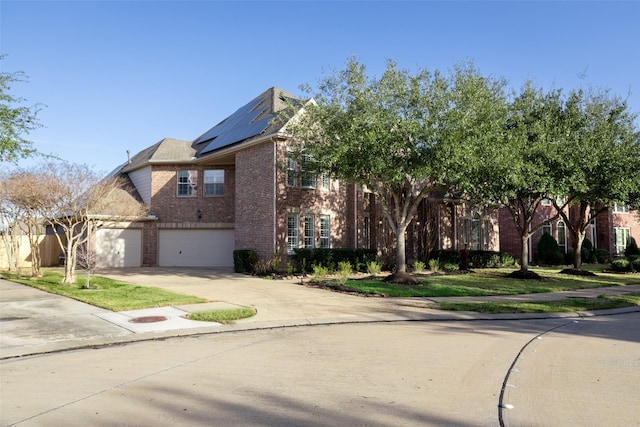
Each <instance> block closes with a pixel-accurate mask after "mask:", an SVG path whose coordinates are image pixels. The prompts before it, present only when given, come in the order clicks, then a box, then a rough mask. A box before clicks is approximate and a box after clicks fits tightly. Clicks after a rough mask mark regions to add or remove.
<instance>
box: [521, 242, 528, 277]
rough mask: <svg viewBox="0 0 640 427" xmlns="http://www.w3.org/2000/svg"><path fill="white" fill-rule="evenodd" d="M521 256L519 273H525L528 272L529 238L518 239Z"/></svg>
mask: <svg viewBox="0 0 640 427" xmlns="http://www.w3.org/2000/svg"><path fill="white" fill-rule="evenodd" d="M520 246H521V249H522V250H521V255H520V271H521V272H523V273H525V272H527V271H529V236H528V235H527V236H526V237H525V236H521V238H520Z"/></svg>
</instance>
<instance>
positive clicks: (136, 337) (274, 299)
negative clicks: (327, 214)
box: [0, 268, 640, 358]
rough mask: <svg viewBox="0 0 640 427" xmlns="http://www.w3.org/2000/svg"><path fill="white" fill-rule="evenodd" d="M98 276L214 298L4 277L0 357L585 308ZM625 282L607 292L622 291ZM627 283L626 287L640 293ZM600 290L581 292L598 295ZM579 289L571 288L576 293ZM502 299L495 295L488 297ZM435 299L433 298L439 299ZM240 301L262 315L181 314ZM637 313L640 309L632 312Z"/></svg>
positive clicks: (188, 275) (120, 272) (183, 275)
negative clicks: (106, 304)
mask: <svg viewBox="0 0 640 427" xmlns="http://www.w3.org/2000/svg"><path fill="white" fill-rule="evenodd" d="M98 274H100V275H102V276H106V277H110V278H113V279H117V280H122V281H125V282H129V283H134V284H139V285H144V286H155V287H159V288H164V289H168V290H172V291H176V292H180V293H183V294H190V295H195V296H199V297H203V298H205V299H207V300H210V301H211V302H209V303H207V304H202V305H200V304H195V305H187V306H177V307H158V308H151V309H145V310H134V311H132V312H118V313H114V312H111V311H108V310H103V309H100V308H97V307H93V306H90V305H87V304H83V303H80V302H77V301H74V300H71V299H68V298H64V297H60V296H56V295H51V294H48V293H45V292H42V291H39V290H36V289H33V288H30V287H27V286H23V285H18V284H15V283H12V282H9V281H7V280H0V313H2V315H1V317H0V358H7V357H18V356H26V355H31V354H38V353H46V352H51V351H58V350H64V349H73V348H81V347H92V346H102V345H111V344H117V343H123V342H130V341H142V340H147V339H158V338H166V337H170V336H176V335H189V334H196V333H216V332H227V331H237V330H248V329H264V328H279V327H286V326H301V325H310V324H316V325H320V324H335V323H360V322H371V321H400V320H482V319H484V320H488V319H514V318H517V319H523V318H527V319H535V318H547V317H561V318H567V317H573V318H580V317H583V316H585V315H588V314H585V313H567V314H552V315H548V314H527V315H522V314H518V315H483V314H477V313H462V312H444V311H438V310H432V309H430V308H429V306H430V305H431V304H432V302H433V301H431V300H429V299H423V298H379V297H369V298H366V297H361V296H354V295H348V294H342V293H335V292H329V291H326V290H322V289H317V288H312V287H308V286H304V285H301V284H300V281H299V279H295V280H267V279H263V278H256V277H252V276H246V275H241V274H236V273H234V272H233V271H232V270H231V269H216V270H212V269H198V268H122V269H109V270H104V271H100V272H99V273H98ZM621 288H622V287H618V288H613V289H610V290H607V291H606V292H621ZM639 289H640V285H638V286H626V287H624V291H627V292H631V291H638V290H639ZM603 292H605V291H604V290H603V289H602V288H599V289H596V290H592V291H580V293H585V294H592V295H591V296H594V297H595V296H596V295H598V294H600V293H603ZM572 294H575V292H574V293H568V294H567V295H566V296H571V295H572ZM559 297H562V296H561V295H559V294H548V295H545V294H535V295H533V296H528V297H527V296H513V297H500V298H502V299H522V298H535V299H543V298H559ZM488 298H493V299H495V298H498V297H488ZM434 300H435V299H434ZM237 306H247V307H254V308H256V309H257V315H256V316H254V317H251V318H248V319H243V320H239V321H237V322H236V323H234V324H232V325H220V324H216V323H208V322H194V321H191V320H186V319H184V318H183V317H182V316H183V315H185V314H188V313H189V312H192V311H198V310H205V309H211V308H228V307H237ZM634 310H638V307H634V308H630V309H629V311H634ZM141 317H164V318H166V319H167V320H164V321H161V322H155V323H139V324H138V323H135V322H133V321H134V320H135V319H139V318H141Z"/></svg>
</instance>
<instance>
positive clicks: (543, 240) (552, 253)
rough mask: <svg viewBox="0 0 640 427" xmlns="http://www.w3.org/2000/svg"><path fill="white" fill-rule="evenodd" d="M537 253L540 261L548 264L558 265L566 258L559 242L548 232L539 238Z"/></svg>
mask: <svg viewBox="0 0 640 427" xmlns="http://www.w3.org/2000/svg"><path fill="white" fill-rule="evenodd" d="M536 254H537V257H538V262H541V263H543V264H547V265H558V264H561V263H562V261H563V260H564V255H562V252H560V247H559V246H558V242H556V239H554V238H553V236H552V235H550V234H549V233H547V232H545V233H544V234H543V235H542V237H540V240H538V244H537V245H536Z"/></svg>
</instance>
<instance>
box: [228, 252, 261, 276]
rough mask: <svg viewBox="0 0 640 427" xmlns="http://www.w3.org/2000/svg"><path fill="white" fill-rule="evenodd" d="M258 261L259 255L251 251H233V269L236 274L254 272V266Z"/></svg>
mask: <svg viewBox="0 0 640 427" xmlns="http://www.w3.org/2000/svg"><path fill="white" fill-rule="evenodd" d="M256 261H258V254H257V253H256V251H253V250H251V249H238V250H235V251H233V269H234V271H235V272H236V273H248V272H250V271H253V265H254V264H255V263H256Z"/></svg>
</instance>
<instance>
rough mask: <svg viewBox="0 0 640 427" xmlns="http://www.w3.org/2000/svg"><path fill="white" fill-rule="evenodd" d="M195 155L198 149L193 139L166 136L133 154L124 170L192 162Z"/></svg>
mask: <svg viewBox="0 0 640 427" xmlns="http://www.w3.org/2000/svg"><path fill="white" fill-rule="evenodd" d="M195 156H196V150H195V149H194V148H193V147H192V143H191V141H183V140H180V139H173V138H164V139H163V140H161V141H159V142H157V143H155V144H153V145H152V146H151V147H148V148H145V149H144V150H142V151H140V152H139V153H138V154H136V155H135V156H133V157H132V158H131V159H130V160H129V162H128V163H125V164H124V165H123V167H122V172H130V171H132V170H135V169H138V168H140V167H142V166H145V165H147V164H158V163H181V162H191V161H192V160H193V159H194V158H195Z"/></svg>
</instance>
